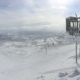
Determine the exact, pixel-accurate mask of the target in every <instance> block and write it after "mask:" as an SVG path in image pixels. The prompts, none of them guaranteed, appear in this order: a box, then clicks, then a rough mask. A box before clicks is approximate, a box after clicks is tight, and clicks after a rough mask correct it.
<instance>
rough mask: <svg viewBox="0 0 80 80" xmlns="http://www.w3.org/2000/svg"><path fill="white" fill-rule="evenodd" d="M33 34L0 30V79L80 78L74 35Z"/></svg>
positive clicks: (77, 79) (78, 79) (70, 79)
mask: <svg viewBox="0 0 80 80" xmlns="http://www.w3.org/2000/svg"><path fill="white" fill-rule="evenodd" d="M21 34H22V33H21ZM36 36H38V35H36V34H34V35H32V34H30V35H28V36H25V35H19V34H14V35H13V34H7V35H6V34H5V33H4V34H3V33H1V35H0V43H1V45H0V80H80V71H79V66H77V65H76V64H75V43H74V39H73V37H71V36H69V35H67V34H65V35H63V34H61V35H60V34H57V35H55V36H52V35H50V36H47V37H45V38H44V37H41V36H40V35H39V36H38V37H36Z"/></svg>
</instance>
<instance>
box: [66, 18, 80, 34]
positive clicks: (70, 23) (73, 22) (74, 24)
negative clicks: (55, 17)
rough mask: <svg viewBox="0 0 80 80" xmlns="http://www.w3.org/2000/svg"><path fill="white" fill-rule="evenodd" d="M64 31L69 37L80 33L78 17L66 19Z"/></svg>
mask: <svg viewBox="0 0 80 80" xmlns="http://www.w3.org/2000/svg"><path fill="white" fill-rule="evenodd" d="M66 31H67V32H68V33H69V34H71V35H74V34H75V33H80V17H67V18H66Z"/></svg>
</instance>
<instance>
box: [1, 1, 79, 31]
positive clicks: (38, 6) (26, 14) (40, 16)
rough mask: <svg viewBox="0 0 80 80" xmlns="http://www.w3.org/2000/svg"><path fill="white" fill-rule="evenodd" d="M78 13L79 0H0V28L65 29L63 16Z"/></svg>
mask: <svg viewBox="0 0 80 80" xmlns="http://www.w3.org/2000/svg"><path fill="white" fill-rule="evenodd" d="M75 12H76V13H77V14H78V15H79V14H80V0H0V28H1V29H26V30H57V31H58V30H59V31H65V18H66V17H67V16H75Z"/></svg>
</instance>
